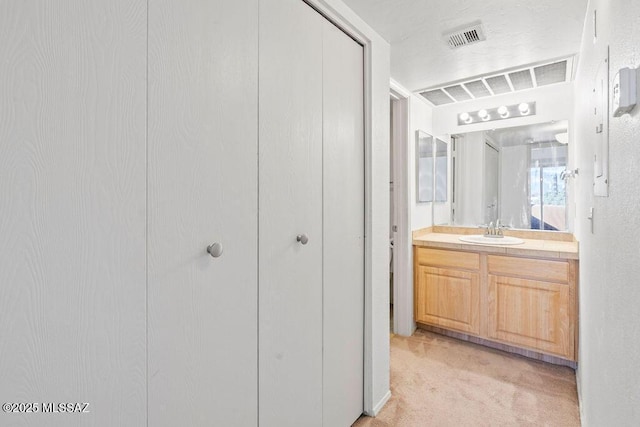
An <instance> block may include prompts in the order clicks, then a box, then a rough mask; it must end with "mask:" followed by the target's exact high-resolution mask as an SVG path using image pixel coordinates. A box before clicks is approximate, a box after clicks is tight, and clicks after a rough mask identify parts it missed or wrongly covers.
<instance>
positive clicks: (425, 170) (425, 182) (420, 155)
mask: <svg viewBox="0 0 640 427" xmlns="http://www.w3.org/2000/svg"><path fill="white" fill-rule="evenodd" d="M433 163H434V162H433V137H432V136H431V135H429V134H428V133H426V132H423V131H421V130H418V131H416V191H417V195H416V196H417V197H416V200H417V202H418V203H425V202H432V201H433V168H434V164H433Z"/></svg>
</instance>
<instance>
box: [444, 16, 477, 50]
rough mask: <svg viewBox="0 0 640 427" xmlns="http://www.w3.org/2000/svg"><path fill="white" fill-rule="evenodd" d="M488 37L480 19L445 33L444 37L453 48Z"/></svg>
mask: <svg viewBox="0 0 640 427" xmlns="http://www.w3.org/2000/svg"><path fill="white" fill-rule="evenodd" d="M486 38H487V37H486V36H485V35H484V31H483V30H482V23H481V22H480V21H476V22H473V23H471V24H469V25H465V26H463V27H458V28H456V29H454V30H451V31H447V32H446V33H444V39H445V40H446V41H447V43H448V44H449V47H450V48H452V49H455V48H458V47H462V46H466V45H468V44H472V43H477V42H480V41H482V40H485V39H486Z"/></svg>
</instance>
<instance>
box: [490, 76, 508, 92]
mask: <svg viewBox="0 0 640 427" xmlns="http://www.w3.org/2000/svg"><path fill="white" fill-rule="evenodd" d="M485 80H486V81H487V84H488V85H489V87H490V88H491V90H492V91H493V93H494V95H499V94H501V93H509V92H511V86H509V83H508V82H507V78H506V77H505V76H503V75H499V76H494V77H487V78H486V79H485Z"/></svg>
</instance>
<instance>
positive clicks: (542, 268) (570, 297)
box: [413, 227, 579, 367]
mask: <svg viewBox="0 0 640 427" xmlns="http://www.w3.org/2000/svg"><path fill="white" fill-rule="evenodd" d="M474 234H475V235H477V234H481V231H480V230H478V229H477V228H464V227H433V228H429V229H425V230H420V231H417V232H414V235H413V245H414V315H415V320H416V323H417V324H418V326H419V327H422V328H425V329H428V330H432V331H434V332H439V333H443V334H445V335H450V336H454V337H456V338H461V339H465V340H468V341H473V342H476V343H480V344H483V345H487V346H490V347H494V348H499V349H501V350H506V351H510V352H514V353H519V354H522V355H525V356H528V357H533V358H537V359H541V360H546V361H549V362H554V363H559V364H564V365H568V366H574V367H575V361H576V356H577V343H578V339H577V338H578V332H577V331H578V328H577V325H578V313H577V311H578V301H577V298H578V292H577V289H578V288H577V284H578V283H577V281H578V263H579V261H578V259H579V257H578V243H577V242H576V241H575V239H574V238H573V236H572V235H571V234H570V233H548V232H536V231H506V232H505V235H508V236H512V237H516V238H520V239H522V241H523V242H522V243H521V244H518V245H501V244H500V239H494V240H495V243H488V244H474V243H469V242H464V241H461V240H460V237H461V236H465V235H474Z"/></svg>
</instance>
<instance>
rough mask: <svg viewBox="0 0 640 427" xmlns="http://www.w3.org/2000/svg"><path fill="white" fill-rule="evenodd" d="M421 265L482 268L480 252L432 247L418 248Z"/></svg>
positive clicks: (417, 257)
mask: <svg viewBox="0 0 640 427" xmlns="http://www.w3.org/2000/svg"><path fill="white" fill-rule="evenodd" d="M416 250H417V253H416V260H417V262H418V264H419V265H432V266H435V267H451V268H460V269H463V270H480V254H477V253H472V252H457V251H450V250H442V249H432V248H416Z"/></svg>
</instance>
